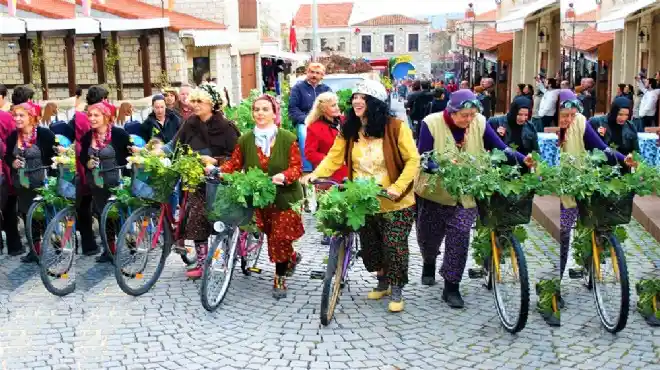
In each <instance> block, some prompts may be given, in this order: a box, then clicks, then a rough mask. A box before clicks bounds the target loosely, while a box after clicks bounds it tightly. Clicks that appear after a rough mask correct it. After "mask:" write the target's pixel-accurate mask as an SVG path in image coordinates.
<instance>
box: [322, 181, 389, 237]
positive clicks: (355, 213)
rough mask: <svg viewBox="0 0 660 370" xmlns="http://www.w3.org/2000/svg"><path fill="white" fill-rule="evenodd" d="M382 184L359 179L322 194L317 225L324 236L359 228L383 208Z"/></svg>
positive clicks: (334, 187)
mask: <svg viewBox="0 0 660 370" xmlns="http://www.w3.org/2000/svg"><path fill="white" fill-rule="evenodd" d="M382 191H383V189H382V187H381V186H380V185H378V183H376V181H375V180H373V179H355V180H354V181H347V182H345V183H344V184H343V185H342V186H341V188H340V187H337V186H333V187H332V188H331V189H330V190H328V191H326V192H324V193H322V194H320V195H319V196H318V200H317V203H318V208H317V211H316V213H315V218H316V220H317V228H318V230H319V231H321V232H322V233H323V234H324V235H327V236H331V235H334V234H339V233H346V232H352V231H359V230H360V228H362V227H363V226H364V225H365V223H366V219H367V217H368V216H372V215H375V214H376V213H378V212H379V211H380V200H379V199H378V195H379V194H381V193H382Z"/></svg>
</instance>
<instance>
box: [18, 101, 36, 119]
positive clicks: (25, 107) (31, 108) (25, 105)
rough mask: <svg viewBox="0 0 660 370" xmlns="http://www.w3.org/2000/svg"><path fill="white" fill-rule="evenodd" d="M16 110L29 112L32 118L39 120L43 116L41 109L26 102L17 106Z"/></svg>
mask: <svg viewBox="0 0 660 370" xmlns="http://www.w3.org/2000/svg"><path fill="white" fill-rule="evenodd" d="M14 108H21V109H23V110H25V111H26V112H27V114H28V115H29V116H30V117H34V118H39V115H40V114H41V108H40V107H39V106H38V105H37V104H34V103H32V102H25V103H22V104H19V105H16V106H15V107H14Z"/></svg>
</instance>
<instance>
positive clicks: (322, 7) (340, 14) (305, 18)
mask: <svg viewBox="0 0 660 370" xmlns="http://www.w3.org/2000/svg"><path fill="white" fill-rule="evenodd" d="M317 13H318V16H319V24H318V26H319V28H334V27H348V20H349V19H350V18H351V13H353V3H333V4H318V5H317ZM294 19H295V21H296V27H303V28H310V27H312V5H310V4H303V5H300V8H298V12H296V17H295V18H294Z"/></svg>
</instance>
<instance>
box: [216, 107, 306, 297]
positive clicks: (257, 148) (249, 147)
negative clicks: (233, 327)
mask: <svg viewBox="0 0 660 370" xmlns="http://www.w3.org/2000/svg"><path fill="white" fill-rule="evenodd" d="M252 116H253V117H254V121H255V123H256V126H255V128H254V130H252V131H251V132H248V133H246V134H244V135H243V136H241V138H240V139H239V140H238V144H237V145H236V148H235V149H234V152H233V153H232V156H231V159H230V160H229V161H228V162H226V163H225V164H224V165H222V166H221V167H220V170H221V172H222V173H232V172H235V171H241V170H247V169H249V168H255V167H256V168H259V169H261V170H262V171H264V172H266V173H267V174H268V175H269V176H272V181H273V183H274V184H276V185H279V186H278V187H277V195H276V198H275V204H273V205H271V206H268V207H266V208H263V209H257V210H256V215H257V226H258V227H259V229H260V230H261V231H263V232H264V234H266V239H267V240H268V257H269V258H270V260H271V262H274V263H275V281H274V284H273V298H275V299H281V298H284V297H286V295H287V285H286V280H285V279H286V275H287V273H289V272H291V271H292V270H293V269H294V268H295V267H296V265H297V264H298V263H299V262H300V260H301V255H300V254H299V253H296V251H295V250H294V248H293V242H294V241H295V240H297V239H299V238H300V237H302V236H303V234H304V233H305V229H304V227H303V223H302V218H301V216H300V215H299V214H298V213H296V211H295V210H293V209H292V206H293V204H294V203H296V202H297V201H299V200H301V199H302V198H303V192H302V186H301V185H300V182H299V179H300V178H301V177H302V156H301V155H300V149H299V148H298V143H297V138H296V136H295V135H294V134H292V133H290V132H288V131H286V130H283V129H280V128H279V125H280V106H279V103H278V102H277V101H276V100H275V98H273V97H272V96H270V95H262V96H261V97H259V98H257V100H255V101H254V103H252Z"/></svg>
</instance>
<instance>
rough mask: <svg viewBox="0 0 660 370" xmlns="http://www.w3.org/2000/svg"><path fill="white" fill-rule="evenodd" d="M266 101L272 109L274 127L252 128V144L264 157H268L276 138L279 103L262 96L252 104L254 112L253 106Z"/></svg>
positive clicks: (270, 97) (269, 97)
mask: <svg viewBox="0 0 660 370" xmlns="http://www.w3.org/2000/svg"><path fill="white" fill-rule="evenodd" d="M260 100H263V101H267V102H269V103H270V104H271V105H272V107H273V113H274V115H275V118H274V121H273V122H274V123H275V126H276V127H270V128H266V129H262V128H259V127H255V128H254V144H255V145H256V146H257V147H259V148H260V149H261V152H262V153H264V155H265V156H266V157H270V146H271V144H272V143H273V140H275V137H276V136H277V131H278V129H279V127H280V103H278V102H277V100H276V99H275V98H274V97H272V96H270V95H262V96H260V97H259V98H257V99H256V100H255V101H254V103H252V110H254V106H255V104H256V103H257V102H258V101H260Z"/></svg>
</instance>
